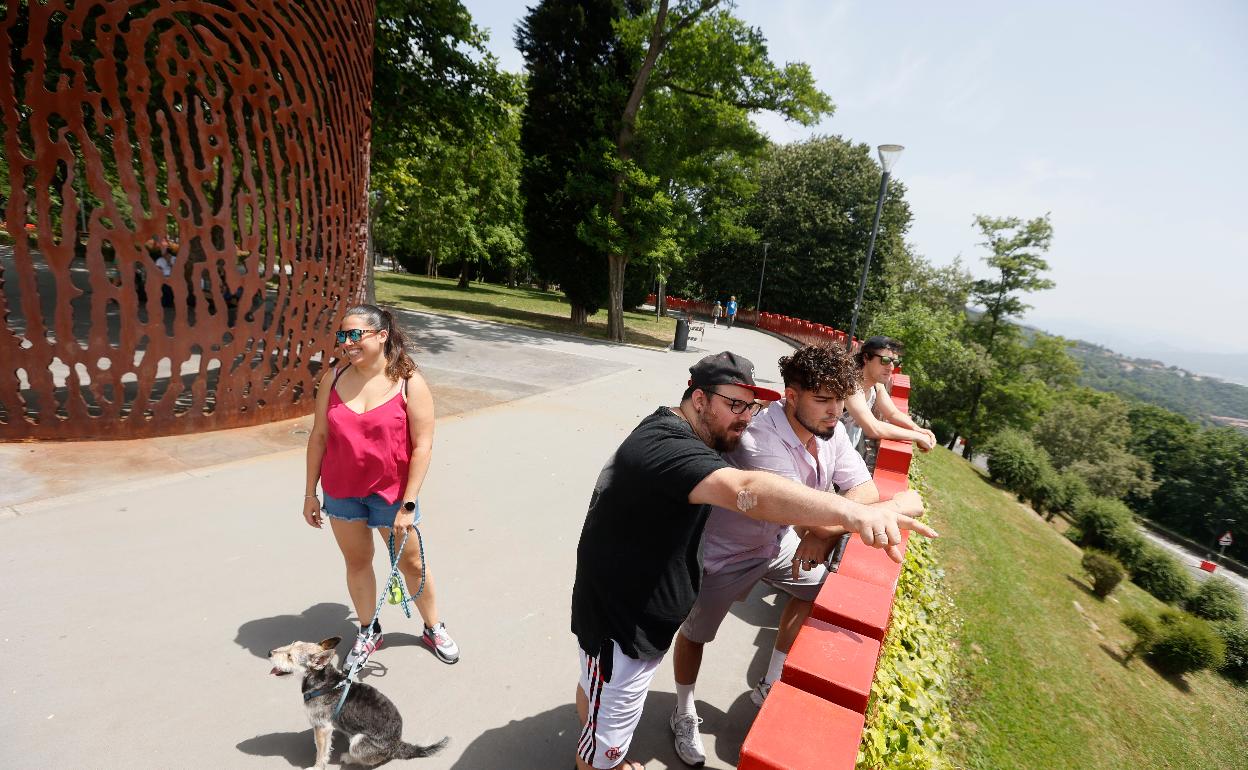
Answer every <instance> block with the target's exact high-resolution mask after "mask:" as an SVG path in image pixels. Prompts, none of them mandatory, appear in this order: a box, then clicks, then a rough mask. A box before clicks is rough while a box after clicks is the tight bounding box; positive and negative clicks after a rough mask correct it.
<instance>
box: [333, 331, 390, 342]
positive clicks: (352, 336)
mask: <svg viewBox="0 0 1248 770" xmlns="http://www.w3.org/2000/svg"><path fill="white" fill-rule="evenodd" d="M379 331H381V329H339V330H338V331H336V332H334V340H335V341H336V342H337V343H338V344H339V345H345V344H347V340H351V341H352V342H357V343H358V342H359V341H360V340H362V339H364V335H365V334H376V333H377V332H379Z"/></svg>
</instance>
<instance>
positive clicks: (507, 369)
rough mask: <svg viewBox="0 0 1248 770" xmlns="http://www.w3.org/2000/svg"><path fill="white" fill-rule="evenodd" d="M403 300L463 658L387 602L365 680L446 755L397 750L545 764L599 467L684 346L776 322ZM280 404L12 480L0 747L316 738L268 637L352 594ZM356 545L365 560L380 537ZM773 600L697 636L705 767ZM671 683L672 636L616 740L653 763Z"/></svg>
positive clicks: (439, 561)
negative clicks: (231, 426)
mask: <svg viewBox="0 0 1248 770" xmlns="http://www.w3.org/2000/svg"><path fill="white" fill-rule="evenodd" d="M407 325H408V327H409V328H411V329H412V331H413V332H414V333H415V336H416V337H417V338H418V340H419V341H420V344H421V346H422V348H423V349H422V351H421V353H420V356H419V359H420V361H421V363H422V364H423V366H424V367H425V371H426V375H427V376H428V377H429V379H430V381H431V382H432V383H433V386H434V393H435V399H436V400H437V401H438V404H439V410H440V413H441V414H442V415H443V416H441V417H440V418H439V421H438V428H437V430H438V433H437V439H436V445H435V446H436V448H435V457H434V464H433V467H432V469H431V471H430V474H429V479H428V481H427V482H426V485H425V490H424V492H423V494H422V499H421V502H422V510H423V511H424V517H425V521H424V524H423V525H422V528H421V529H422V532H423V533H424V536H425V538H426V542H427V548H428V558H429V563H430V566H431V569H432V571H433V573H434V575H436V577H437V581H438V582H437V589H438V597H439V606H440V608H441V612H442V615H443V618H444V619H445V620H446V622H447V624H448V627H449V629H450V630H451V631H452V632H453V633H454V635H455V636H456V638H457V640H458V641H459V643H460V645H461V647H462V649H463V660H462V661H461V662H460V663H459V664H457V665H455V666H446V665H443V664H442V663H440V662H439V661H437V660H436V659H435V658H434V657H433V656H432V655H431V654H430V653H429V652H428V651H427V650H426V649H425V648H424V647H423V646H422V645H420V643H419V639H418V635H419V630H420V626H419V621H418V620H406V619H404V618H403V617H402V613H401V611H400V610H399V609H398V608H397V607H393V606H389V605H387V606H386V608H385V609H384V610H383V614H382V620H383V623H384V625H385V628H386V642H387V646H386V647H385V648H384V649H383V650H381V651H380V652H378V653H377V654H376V655H375V656H374V658H373V661H372V662H371V663H370V666H369V670H368V672H367V681H368V682H369V683H370V684H373V685H374V686H377V687H378V688H380V689H381V690H382V691H383V692H384V693H385V694H386V695H388V696H389V697H390V698H391V699H392V700H394V701H395V702H396V703H397V704H398V705H399V707H400V709H401V711H402V712H403V716H404V736H405V738H407V739H408V740H410V741H421V742H423V741H428V740H431V739H436V738H440V737H441V736H443V735H449V736H450V737H451V745H450V747H449V748H448V750H447V751H446V752H444V753H443V754H442V755H439V756H438V757H434V758H430V759H424V760H412V761H411V763H410V765H409V764H408V763H399V764H396V765H394V766H396V767H397V766H410V767H413V768H417V767H419V768H428V770H441V769H444V768H455V769H457V770H492V769H493V768H500V769H501V768H533V769H534V770H545V769H546V768H557V769H558V770H565V769H566V768H568V767H570V766H571V758H572V755H573V752H574V745H575V742H576V733H577V731H578V724H577V720H576V716H575V711H574V709H573V706H572V697H573V692H574V687H575V681H576V676H577V666H576V642H575V640H574V638H573V637H572V635H571V633H570V631H569V630H568V619H569V615H568V612H569V610H568V607H569V599H570V595H571V584H572V576H573V569H574V562H575V547H576V542H577V538H578V536H579V534H580V528H581V524H582V522H583V520H584V516H585V509H586V505H587V503H588V500H589V494H590V491H591V489H592V487H593V483H594V480H595V479H596V477H597V475H598V471H599V469H600V468H601V466H602V464H603V463H604V462H605V461H606V459H607V458H608V456H609V455H610V454H611V452H612V451H613V450H614V449H615V447H616V446H617V445H618V444H619V442H620V441H621V440H622V439H623V437H624V436H625V435H626V434H627V433H628V431H629V430H630V429H631V428H632V427H633V426H634V425H635V424H636V423H637V422H638V421H639V420H640V419H641V418H642V417H643V416H644V415H646V414H649V413H650V412H651V411H653V410H654V409H655V408H656V407H657V406H659V405H663V404H672V403H675V402H676V401H677V400H678V399H679V396H680V393H681V391H682V390H683V388H684V385H685V382H686V380H687V378H688V373H687V369H688V367H689V366H690V365H691V364H692V363H693V362H694V361H695V360H697V358H699V357H700V356H701V355H704V354H705V353H706V352H715V351H718V350H722V349H731V350H733V351H736V352H738V353H741V354H743V355H745V356H747V357H749V358H750V359H751V360H752V361H754V363H755V364H756V366H757V367H758V377H759V378H760V379H761V380H764V381H771V382H775V381H777V380H778V379H779V375H778V372H777V369H776V360H777V359H778V358H779V357H780V356H781V355H784V354H785V353H786V352H787V350H788V346H787V345H786V344H785V343H783V342H780V341H778V340H776V339H774V338H772V337H769V336H766V335H763V334H760V333H757V332H754V331H752V330H750V329H748V328H737V329H733V330H725V329H709V330H708V333H707V337H708V338H707V339H706V340H703V341H701V342H699V343H697V344H698V347H699V348H701V349H693V348H691V349H690V350H689V351H688V352H685V353H675V352H667V351H651V350H645V349H640V348H633V347H624V346H612V345H606V344H602V343H595V342H592V341H587V340H578V339H573V338H567V337H561V336H556V335H548V334H543V333H540V332H534V331H528V330H523V329H516V328H513V327H508V326H503V325H498V324H490V323H483V322H476V321H465V320H459V319H449V318H445V317H439V316H431V315H425V314H410V315H408V316H407ZM300 429H301V428H300V425H299V423H298V421H292V422H288V423H286V424H283V425H280V426H273V427H271V429H270V433H269V434H266V433H265V432H264V430H263V429H249V431H250V432H247V431H228V432H224V433H222V434H215V435H213V436H208V437H202V436H201V437H186V438H183V439H168V440H163V441H164V442H165V443H164V444H163V445H160V448H158V449H157V450H141V447H137V446H135V445H138V444H149V445H150V444H153V443H154V442H112V443H107V444H93V445H83V446H79V447H78V448H77V449H76V451H78V452H79V455H78V457H79V462H78V463H77V464H76V465H75V464H74V463H73V462H70V461H68V460H66V459H65V458H64V457H62V462H60V463H59V464H58V463H52V465H54V466H56V467H57V468H59V469H60V470H59V473H60V476H59V477H58V480H57V481H56V483H55V484H44V483H43V482H42V481H35V482H30V483H27V484H26V485H25V488H26V492H25V493H24V497H22V499H21V500H20V501H19V500H17V499H16V496H12V497H11V499H10V501H9V502H8V503H6V505H8V506H9V507H8V509H7V513H0V584H3V585H4V591H3V592H2V593H0V736H3V740H0V767H5V768H46V767H92V768H111V767H127V768H169V767H188V768H198V767H214V768H222V767H227V768H233V767H238V768H289V767H305V766H308V765H310V764H311V763H312V759H313V755H314V749H313V742H312V733H311V730H310V728H309V727H308V724H307V721H306V719H305V717H304V715H303V706H302V702H301V699H300V697H299V694H298V682H297V681H296V680H294V679H290V678H284V679H278V678H276V677H271V676H269V675H268V670H269V666H268V665H267V664H266V658H265V656H266V653H267V650H269V649H270V648H272V647H274V646H278V645H281V644H285V643H287V642H290V641H293V640H296V639H301V640H319V639H321V638H323V637H327V636H332V635H341V636H342V637H343V638H344V639H347V638H349V637H350V635H351V634H352V631H353V627H352V623H353V622H354V621H355V618H354V617H353V613H352V611H351V610H350V609H349V607H348V602H347V595H346V590H345V586H344V584H343V575H342V563H341V557H340V555H339V553H338V551H337V548H336V547H335V545H334V543H333V540H332V536H331V535H330V533H329V531H328V529H326V530H325V531H317V530H313V529H311V528H309V527H307V526H306V525H304V524H303V522H302V518H301V517H300V514H299V510H300V506H301V503H302V500H301V497H302V484H303V473H304V461H303V450H302V443H303V441H304V440H305V439H304V436H303V434H301V433H299V432H298V431H299V430H300ZM226 434H231V435H228V436H227V435H226ZM278 434H280V440H279V438H275V436H277V435H278ZM197 442H199V443H197ZM127 445H129V446H127ZM187 446H191V447H196V446H197V447H198V449H197V450H194V451H189V450H187V451H183V457H184V458H187V459H186V462H185V463H184V465H183V466H179V467H178V468H176V469H175V471H174V472H173V473H169V472H161V471H162V470H163V469H159V468H157V469H151V468H149V467H146V466H145V465H141V463H144V462H147V461H148V460H150V459H151V457H150V456H146V455H142V454H139V455H132V454H131V452H140V451H155V452H156V456H158V457H160V456H166V457H175V456H176V455H177V452H178V448H179V447H182V448H183V449H184V450H185V447H187ZM6 449H15V450H20V452H18V451H15V452H12V453H10V455H7V456H6V455H0V462H2V463H3V464H0V471H2V472H3V476H4V478H5V484H4V485H2V486H3V487H5V488H6V490H7V489H8V488H9V487H10V481H11V480H13V478H14V476H13V473H14V469H15V468H17V467H18V466H17V465H15V464H14V463H15V462H16V461H15V460H14V459H13V455H15V454H20V453H24V454H25V456H23V457H22V458H20V460H21V463H22V465H21V468H22V469H24V471H23V472H25V473H28V474H35V475H37V474H38V472H39V471H38V469H39V468H41V467H46V466H45V463H44V460H45V458H47V457H54V456H55V455H56V453H57V452H58V451H61V452H64V451H65V448H64V447H58V446H48V445H10V446H9V447H6ZM32 450H33V451H32ZM233 450H236V453H235V452H233ZM92 453H94V454H92ZM89 457H95V458H97V460H99V461H100V462H99V464H100V465H104V466H106V468H105V471H104V472H102V473H98V474H97V468H96V466H97V463H96V462H93V461H89V460H88V461H83V458H89ZM239 457H241V458H242V459H237V458H239ZM106 458H107V461H105V459H106ZM215 458H231V459H232V460H233V461H232V462H230V463H228V464H213V462H212V460H213V459H215ZM216 462H218V463H219V462H220V459H217V460H216ZM67 492H68V493H69V494H66V493H67ZM376 563H377V570H378V573H379V574H382V572H383V568H384V567H383V565H384V564H385V557H384V549H379V553H378V555H377V559H376ZM773 602H774V597H773V596H771V595H764V593H763V592H761V591H759V592H756V595H755V596H754V597H752V598H751V601H750V602H748V603H746V604H742V605H737V609H736V610H735V611H734V614H733V615H732V616H730V617H729V618H728V620H727V621H726V622H725V624H724V628H723V630H722V631H721V634H720V639H719V640H718V641H717V642H716V643H715V644H713V645H711V646H709V647H708V649H707V654H706V661H705V664H704V669H703V677H702V681H701V684H700V687H699V691H698V698H699V711H700V714H701V716H702V717H703V718H704V719H705V724H704V725H703V730H704V735H705V737H706V742H707V749H708V762H707V766H708V767H713V768H729V767H733V766H734V765H735V762H736V757H737V753H738V750H739V747H740V744H741V741H742V740H743V738H744V735H745V733H746V731H747V730H748V727H749V724H750V721H751V720H752V718H753V716H754V714H755V709H754V707H753V706H752V705H751V704H750V702H749V698H748V692H749V688H750V687H751V686H752V684H753V682H754V681H755V680H757V678H758V677H759V676H761V674H762V672H763V670H764V668H765V666H766V661H767V657H768V655H769V651H770V647H771V644H772V642H773V641H774V637H775V622H776V619H777V617H778V612H777V610H776V608H775V607H774V604H773ZM673 693H674V686H673V683H672V675H671V665H670V661H668V662H666V663H665V664H664V665H663V667H662V668H661V669H660V672H659V674H658V676H657V677H656V679H655V686H654V689H653V691H652V692H651V694H650V698H649V701H648V702H647V707H646V712H645V716H644V717H643V721H642V725H641V728H640V730H639V733H638V737H637V740H636V741H635V743H634V751H633V756H634V758H635V759H639V760H645V761H646V766H647V767H648V768H675V767H683V765H682V764H681V763H680V761H679V760H678V759H677V758H676V756H675V754H674V752H673V750H672V746H671V740H670V731H669V729H668V727H667V717H668V714H669V712H670V710H671V708H672V706H673V704H674V701H675V696H674V694H673ZM342 743H343V742H342V740H341V737H339V739H338V741H337V744H336V746H335V753H334V758H335V760H336V759H337V757H338V754H339V752H340V751H341V749H342Z"/></svg>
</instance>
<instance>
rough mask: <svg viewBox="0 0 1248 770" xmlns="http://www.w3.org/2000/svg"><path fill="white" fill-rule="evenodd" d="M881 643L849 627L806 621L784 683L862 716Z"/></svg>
mask: <svg viewBox="0 0 1248 770" xmlns="http://www.w3.org/2000/svg"><path fill="white" fill-rule="evenodd" d="M879 659H880V643H879V642H878V641H876V640H875V639H872V638H871V637H868V636H863V635H862V634H859V633H855V632H853V631H850V630H849V629H847V628H841V627H840V626H837V625H833V624H832V623H825V622H823V621H822V620H816V619H814V618H807V619H806V622H805V623H803V624H802V629H801V631H799V632H798V634H797V641H795V642H794V643H793V649H792V650H790V651H789V656H788V658H786V659H785V663H784V673H783V674H782V675H781V677H780V679H781V681H783V682H785V683H786V684H791V685H793V686H794V687H796V688H797V689H799V690H804V691H806V692H808V693H810V694H811V695H818V696H819V697H820V698H823V699H824V700H827V701H831V702H833V703H835V704H836V705H838V706H844V707H845V708H847V709H850V710H851V711H857V712H858V713H859V714H865V713H867V699H868V698H869V697H870V695H871V682H872V680H874V679H875V666H876V664H877V663H878V662H879Z"/></svg>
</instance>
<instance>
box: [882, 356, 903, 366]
mask: <svg viewBox="0 0 1248 770" xmlns="http://www.w3.org/2000/svg"><path fill="white" fill-rule="evenodd" d="M876 358H878V359H880V363H882V364H884V365H885V366H901V356H876Z"/></svg>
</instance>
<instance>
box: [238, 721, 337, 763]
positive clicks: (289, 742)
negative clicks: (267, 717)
mask: <svg viewBox="0 0 1248 770" xmlns="http://www.w3.org/2000/svg"><path fill="white" fill-rule="evenodd" d="M339 739H340V740H341V736H339ZM237 748H238V750H239V751H241V752H243V753H244V754H250V755H252V756H253V757H281V758H282V759H284V760H286V761H287V762H289V763H290V764H291V766H292V767H311V766H312V763H313V761H314V760H315V759H316V743H315V742H314V741H313V738H312V728H310V727H309V728H308V729H307V730H304V731H303V732H298V733H269V734H268V735H257V736H256V737H254V738H248V739H247V740H245V741H241V742H239V744H238V745H237ZM341 753H342V752H341V751H340V750H338V749H337V748H336V747H333V746H331V747H330V752H329V761H330V763H331V764H338V763H339V762H340V759H339V755H340V754H341Z"/></svg>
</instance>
